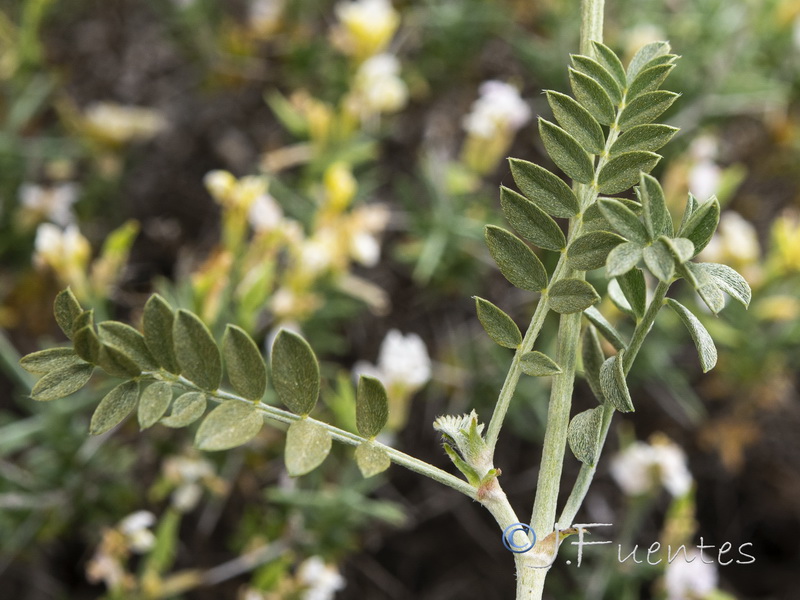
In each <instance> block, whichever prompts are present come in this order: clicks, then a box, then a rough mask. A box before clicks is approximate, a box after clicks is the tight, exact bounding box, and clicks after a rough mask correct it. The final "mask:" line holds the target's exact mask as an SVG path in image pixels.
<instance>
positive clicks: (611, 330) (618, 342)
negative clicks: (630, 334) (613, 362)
mask: <svg viewBox="0 0 800 600" xmlns="http://www.w3.org/2000/svg"><path fill="white" fill-rule="evenodd" d="M583 314H584V315H586V318H587V319H589V321H590V322H591V323H592V325H594V326H595V327H596V328H597V331H599V332H600V333H601V334H602V336H603V337H604V338H606V339H607V340H608V341H609V342H610V343H611V345H612V346H614V348H616V349H617V350H622V349H624V348H625V346H626V344H625V340H623V339H622V336H621V335H620V334H619V332H618V331H617V330H616V328H615V327H614V326H613V325H612V324H611V323H609V322H608V320H607V319H606V318H605V317H604V316H603V314H602V313H601V312H600V311H599V310H597V309H596V308H595V307H594V306H590V307H589V308H587V309H586V310H585V311H584V312H583Z"/></svg>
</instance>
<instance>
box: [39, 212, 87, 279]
mask: <svg viewBox="0 0 800 600" xmlns="http://www.w3.org/2000/svg"><path fill="white" fill-rule="evenodd" d="M34 248H35V250H34V255H33V262H34V264H35V265H37V266H38V267H40V268H41V267H44V266H48V267H50V268H52V269H54V270H55V271H57V272H60V271H62V270H63V269H64V268H65V267H69V266H79V267H80V266H84V265H85V264H86V263H87V262H88V260H89V255H90V254H91V247H90V246H89V241H88V240H87V239H86V238H85V237H83V235H81V232H80V231H79V230H78V228H77V227H76V226H75V225H69V226H68V227H67V228H66V229H64V230H63V231H62V229H61V228H60V227H58V226H56V225H53V224H51V223H42V224H41V225H39V227H38V228H37V229H36V240H35V242H34Z"/></svg>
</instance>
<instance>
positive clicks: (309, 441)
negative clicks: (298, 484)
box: [285, 419, 331, 477]
mask: <svg viewBox="0 0 800 600" xmlns="http://www.w3.org/2000/svg"><path fill="white" fill-rule="evenodd" d="M330 451H331V434H330V433H328V430H327V429H325V428H324V427H322V425H319V424H318V423H314V422H313V421H309V420H308V419H300V420H299V421H295V422H294V423H292V424H291V425H290V426H289V431H287V432H286V454H285V460H286V470H287V471H288V472H289V475H291V476H292V477H299V476H300V475H305V474H306V473H309V472H311V471H313V470H314V469H316V468H317V467H318V466H319V465H321V464H322V461H324V460H325V458H326V457H327V456H328V453H329V452H330Z"/></svg>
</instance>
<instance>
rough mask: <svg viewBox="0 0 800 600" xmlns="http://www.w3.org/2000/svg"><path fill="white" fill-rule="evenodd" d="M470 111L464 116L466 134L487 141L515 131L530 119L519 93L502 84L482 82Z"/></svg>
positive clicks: (515, 89) (529, 111)
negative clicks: (478, 94)
mask: <svg viewBox="0 0 800 600" xmlns="http://www.w3.org/2000/svg"><path fill="white" fill-rule="evenodd" d="M479 93H480V96H479V97H478V99H477V100H476V101H475V102H474V103H473V105H472V110H471V111H470V113H469V114H468V115H467V116H466V117H464V122H463V125H464V129H465V130H466V131H467V133H469V134H471V135H474V136H477V137H480V138H487V139H491V138H493V137H495V136H496V135H499V134H504V133H507V132H508V131H509V130H510V131H511V132H514V131H517V130H518V129H519V128H520V127H522V126H523V125H525V123H527V122H528V121H529V120H530V118H531V109H530V107H529V106H528V105H527V103H526V102H525V101H524V100H523V99H522V98H521V97H520V95H519V91H518V90H517V88H515V87H514V86H512V85H509V84H508V83H503V82H502V81H485V82H483V83H482V84H481V87H480V89H479Z"/></svg>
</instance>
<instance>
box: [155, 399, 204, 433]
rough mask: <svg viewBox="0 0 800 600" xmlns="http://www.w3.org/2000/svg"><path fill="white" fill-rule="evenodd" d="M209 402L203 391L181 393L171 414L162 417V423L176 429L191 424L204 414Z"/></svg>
mask: <svg viewBox="0 0 800 600" xmlns="http://www.w3.org/2000/svg"><path fill="white" fill-rule="evenodd" d="M207 404H208V401H207V400H206V395H205V394H204V393H203V392H186V393H185V394H181V395H180V396H178V397H177V398H176V399H175V403H174V404H173V405H172V412H171V413H170V415H169V416H168V417H164V418H163V419H161V424H162V425H166V426H167V427H174V428H176V429H177V428H179V427H186V426H188V425H191V424H192V423H194V422H195V421H197V419H199V418H200V417H202V416H203V413H205V412H206V405H207Z"/></svg>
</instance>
